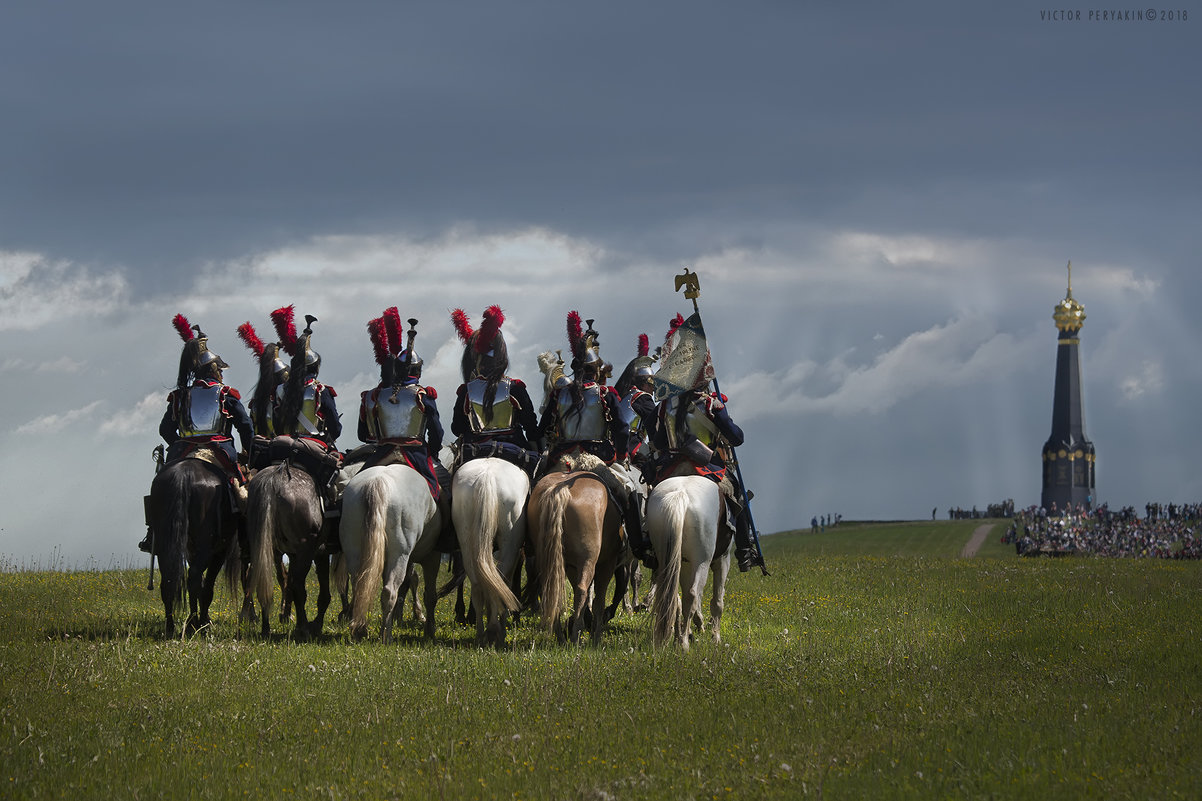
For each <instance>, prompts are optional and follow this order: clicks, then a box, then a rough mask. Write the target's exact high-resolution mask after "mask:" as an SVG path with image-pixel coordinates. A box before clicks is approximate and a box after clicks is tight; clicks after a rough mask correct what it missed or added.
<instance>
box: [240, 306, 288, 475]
mask: <svg viewBox="0 0 1202 801" xmlns="http://www.w3.org/2000/svg"><path fill="white" fill-rule="evenodd" d="M294 333H295V332H294ZM238 336H239V337H240V338H241V339H242V341H243V342H244V343H245V344H246V347H248V348H250V351H251V353H252V354H254V357H255V361H256V362H258V365H259V382H258V383H257V384H255V389H254V392H253V394H252V395H251V398H250V401H249V402H248V403H247V404H246V409H247V411H248V412H250V419H251V422H252V423H254V426H255V440H254V444H253V445H252V447H251V451H250V460H249V466H250V467H252V468H263V467H266V466H267V465H268V464H270V460H269V457H268V448H267V444H268V442H270V440H271V438H272V437H273V436H275V425H274V422H273V420H272V416H273V415H274V413H275V408H276V406H277V405H278V400H277V397H276V392H277V390H278V389H279V386H280V384H283V383H284V382H285V381H287V380H288V365H286V364H284V360H283V359H281V358H280V345H279V343H276V342H269V343H266V344H264V343H263V340H261V339H259V335H258V334H257V333H256V332H255V328H254V326H253V325H251V324H250V322H249V321H247V322H245V323H243V324H242V325H240V326H238Z"/></svg>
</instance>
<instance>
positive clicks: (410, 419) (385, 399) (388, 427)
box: [375, 384, 426, 440]
mask: <svg viewBox="0 0 1202 801" xmlns="http://www.w3.org/2000/svg"><path fill="white" fill-rule="evenodd" d="M420 389H421V388H420V387H418V386H417V385H416V384H414V385H412V386H408V387H400V388H399V389H398V390H397V392H396V399H395V402H394V400H393V395H392V391H391V390H389V389H380V390H379V391H378V392H377V393H376V408H375V417H376V426H377V432H378V433H379V437H380V439H382V440H398V439H416V440H420V439H422V434H423V433H424V432H425V430H426V409H425V407H424V406H423V405H422V403H421V400H420V398H419V396H418V393H419V391H420Z"/></svg>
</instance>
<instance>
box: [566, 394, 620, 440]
mask: <svg viewBox="0 0 1202 801" xmlns="http://www.w3.org/2000/svg"><path fill="white" fill-rule="evenodd" d="M602 389H603V387H601V386H599V385H597V384H594V385H593V386H591V387H585V389H584V391H583V395H584V403H583V404H582V405H581V407H580V409H579V412H580V413H579V414H576V412H574V411H573V410H572V392H571V388H570V387H564V388H563V389H561V390H559V392H558V393H557V394H556V396H555V403H556V405H557V406H558V407H559V408H558V411H559V433H560V437H561V438H562V439H564V440H568V441H577V440H605V439H608V438H609V430H608V426H607V421H606V419H605V399H604V398H602V397H601V390H602Z"/></svg>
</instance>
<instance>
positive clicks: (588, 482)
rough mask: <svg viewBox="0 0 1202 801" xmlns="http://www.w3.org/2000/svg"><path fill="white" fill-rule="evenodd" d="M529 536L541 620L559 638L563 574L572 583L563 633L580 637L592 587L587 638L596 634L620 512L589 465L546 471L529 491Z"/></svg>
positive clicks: (616, 551) (615, 555)
mask: <svg viewBox="0 0 1202 801" xmlns="http://www.w3.org/2000/svg"><path fill="white" fill-rule="evenodd" d="M527 520H528V524H529V527H530V538H531V540H532V541H533V543H534V548H535V552H536V554H537V557H536V561H537V564H538V574H539V582H540V584H539V587H540V594H541V596H542V598H541V612H542V622H543V626H544V627H546V628H547V629H549V630H551V631H553V632H554V633H555V635H556V636H557V637H558V638H559V639H560V640H561V641H562V640H563V639H564V634H563V628H562V624H561V621H560V619H559V618H560V612H561V610H562V608H563V605H564V591H563V589H564V576H565V575H566V576H567V579H568V581H569V582H570V583H571V585H572V601H573V603H572V612H571V615H570V616H569V619H568V634H569V636H570V637H571V640H572V642H573V643H578V642H579V641H580V631H581V629H582V627H583V617H584V607H585V602H586V601H587V599H588V597H589V590H590V589H592V591H593V592H592V597H593V608H592V617H593V625H592V641H593V644H594V645H596V644H597V643H598V642H600V640H601V629H602V628H603V627H604V625H605V593H606V591H607V590H608V588H609V582H610V579H611V578H612V577H613V573H614V568H615V567H617V564H618V559H619V558H620V557H621V555H622V551H623V546H622V540H621V536H620V535H619V533H618V530H619V528H621V525H622V518H621V515H620V514H619V513H618V510H617V509H616V508H615V507H614V505H613V504H611V503H610V502H609V493H608V492H607V491H606V489H605V484H603V483H602V482H601V479H600V478H598V477H597V476H596V475H595V474H593V473H591V472H588V471H575V472H571V473H549V474H547V475H545V476H543V477H542V478H541V479H539V481H538V483H537V484H535V485H534V490H533V491H532V492H531V493H530V503H529V506H528V510H527Z"/></svg>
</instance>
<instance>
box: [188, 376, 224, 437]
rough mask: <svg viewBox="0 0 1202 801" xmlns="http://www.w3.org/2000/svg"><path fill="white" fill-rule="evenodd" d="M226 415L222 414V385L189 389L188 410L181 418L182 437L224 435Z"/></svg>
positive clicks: (203, 385)
mask: <svg viewBox="0 0 1202 801" xmlns="http://www.w3.org/2000/svg"><path fill="white" fill-rule="evenodd" d="M225 432H226V426H225V415H223V414H222V413H221V384H213V385H212V386H209V385H207V384H201V385H200V386H195V387H191V388H189V389H188V409H187V410H186V411H185V413H184V414H183V415H181V416H180V423H179V434H180V436H181V437H202V436H213V435H216V434H224V433H225Z"/></svg>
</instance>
